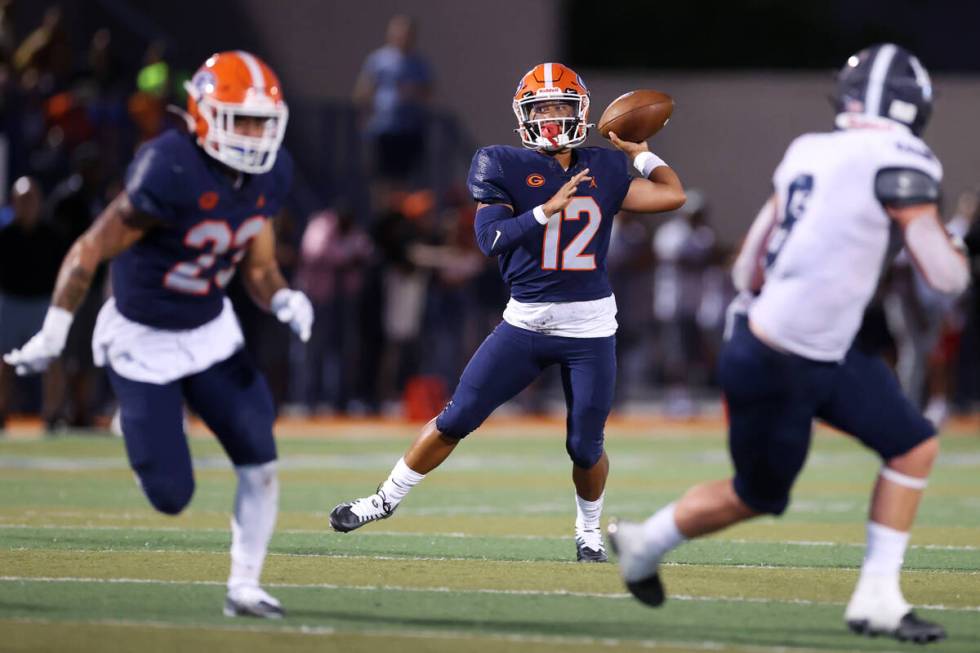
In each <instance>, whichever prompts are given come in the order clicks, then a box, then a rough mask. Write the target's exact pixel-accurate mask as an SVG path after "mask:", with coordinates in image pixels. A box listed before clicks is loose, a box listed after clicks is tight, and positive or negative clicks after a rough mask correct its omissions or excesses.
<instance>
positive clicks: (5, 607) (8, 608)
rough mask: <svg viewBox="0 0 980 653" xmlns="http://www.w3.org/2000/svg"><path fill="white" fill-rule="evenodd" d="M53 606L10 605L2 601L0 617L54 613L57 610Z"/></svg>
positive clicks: (34, 604)
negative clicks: (21, 613) (29, 613)
mask: <svg viewBox="0 0 980 653" xmlns="http://www.w3.org/2000/svg"><path fill="white" fill-rule="evenodd" d="M56 609H57V608H55V607H54V606H51V605H41V604H39V603H8V602H6V601H0V615H5V616H16V615H13V614H11V613H16V612H53V611H54V610H56Z"/></svg>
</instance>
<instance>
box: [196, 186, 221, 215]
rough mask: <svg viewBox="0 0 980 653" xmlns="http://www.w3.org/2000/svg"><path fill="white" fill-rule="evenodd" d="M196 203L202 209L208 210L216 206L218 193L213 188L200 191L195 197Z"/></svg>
mask: <svg viewBox="0 0 980 653" xmlns="http://www.w3.org/2000/svg"><path fill="white" fill-rule="evenodd" d="M197 205H198V206H199V207H201V209H202V210H204V211H210V210H211V209H213V208H214V207H216V206H218V194H217V193H216V192H214V191H213V190H209V191H207V192H205V193H201V196H200V197H198V198H197Z"/></svg>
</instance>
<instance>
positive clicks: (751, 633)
mask: <svg viewBox="0 0 980 653" xmlns="http://www.w3.org/2000/svg"><path fill="white" fill-rule="evenodd" d="M653 614H655V613H651V615H653ZM303 618H307V619H316V620H317V621H319V620H326V621H328V622H331V621H332V622H334V623H336V622H338V621H346V622H348V623H367V624H370V625H371V626H374V627H376V626H377V624H378V622H379V620H380V621H383V622H384V624H385V625H386V626H388V627H391V628H392V629H393V630H397V629H398V628H399V627H401V628H419V629H432V630H440V629H446V630H451V631H454V632H465V631H476V632H481V631H483V632H489V633H501V632H504V633H509V634H513V635H528V636H542V637H557V636H565V637H576V636H579V637H583V638H589V639H595V638H600V639H601V638H603V637H610V638H615V639H624V640H634V639H635V640H637V641H642V640H648V639H655V640H663V641H673V642H704V641H711V642H720V643H724V644H725V645H728V646H743V645H745V646H760V645H761V646H776V647H779V646H791V647H792V646H805V647H806V648H808V649H812V650H823V649H828V650H834V651H837V650H841V647H842V646H844V647H845V648H846V645H847V643H855V644H860V645H861V646H855V650H856V649H857V648H862V649H864V648H874V646H873V645H870V644H871V641H870V640H861V641H857V642H855V641H854V640H853V638H854V635H852V634H851V633H849V632H847V631H846V629H844V628H843V626H842V627H841V628H840V629H834V628H821V627H819V626H814V627H808V628H794V629H793V630H792V631H791V632H787V630H786V627H785V625H778V624H777V625H773V626H764V625H760V624H753V625H752V627H751V628H750V629H747V628H746V626H745V625H744V624H737V625H735V624H733V625H731V626H709V625H707V624H703V625H701V626H699V627H698V629H697V632H696V633H692V631H691V628H690V626H689V624H672V623H665V621H666V620H653V619H651V621H649V622H646V623H638V622H637V621H635V620H629V621H621V622H609V621H604V622H603V623H602V624H601V625H600V624H596V623H593V622H589V621H588V620H585V621H582V622H555V621H553V620H542V621H534V620H527V621H513V620H511V621H506V620H492V619H460V618H452V617H443V618H439V617H394V616H391V615H380V614H378V613H371V614H365V613H363V612H344V611H339V610H290V611H289V613H288V615H287V619H288V620H290V621H293V620H297V619H299V620H302V619H303ZM372 630H373V629H372ZM838 636H839V637H840V639H838ZM890 642H891V643H894V641H893V640H890V639H887V638H886V639H884V640H883V641H882V644H885V645H887V644H889V643H890Z"/></svg>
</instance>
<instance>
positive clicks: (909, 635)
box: [847, 610, 946, 644]
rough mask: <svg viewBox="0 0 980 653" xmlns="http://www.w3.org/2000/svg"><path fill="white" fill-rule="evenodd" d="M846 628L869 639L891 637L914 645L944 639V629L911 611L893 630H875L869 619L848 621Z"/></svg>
mask: <svg viewBox="0 0 980 653" xmlns="http://www.w3.org/2000/svg"><path fill="white" fill-rule="evenodd" d="M847 627H848V628H850V629H851V630H852V631H853V632H855V633H857V634H858V635H868V636H869V637H877V636H878V635H891V636H892V637H894V638H895V639H897V640H899V641H901V642H915V643H916V644H928V643H929V642H938V641H939V640H942V639H946V629H945V628H943V627H942V626H940V625H939V624H937V623H933V622H931V621H926V620H925V619H920V618H919V617H918V615H916V614H915V612H914V611H912V610H909V611H908V612H907V613H906V614H905V616H903V617H902V618H901V620H899V622H898V626H896V627H895V628H893V629H887V628H876V627H874V626H872V625H871V620H869V619H848V620H847Z"/></svg>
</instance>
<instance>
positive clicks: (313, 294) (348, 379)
mask: <svg viewBox="0 0 980 653" xmlns="http://www.w3.org/2000/svg"><path fill="white" fill-rule="evenodd" d="M373 251H374V246H373V244H372V243H371V239H370V238H369V237H368V235H367V233H366V232H365V231H364V230H363V229H361V228H360V227H359V226H357V224H355V222H354V214H353V212H352V211H350V210H349V209H346V208H340V209H337V210H330V209H325V210H323V211H319V212H317V213H314V214H313V215H312V216H310V220H309V222H308V223H307V225H306V230H305V231H304V232H303V239H302V242H301V244H300V255H299V268H298V270H297V276H296V286H297V288H299V289H301V290H303V291H304V292H305V293H306V295H307V296H308V297H309V298H310V301H311V302H313V309H314V311H315V324H316V325H317V327H316V328H315V329H314V330H313V335H312V337H311V338H310V342H309V343H308V344H307V346H306V354H305V356H304V361H303V363H304V365H303V367H302V374H303V376H305V377H306V378H304V379H303V382H301V386H302V388H303V390H302V393H301V395H302V396H301V399H302V400H303V401H304V402H305V403H306V405H307V406H308V407H309V410H310V412H313V411H315V410H316V407H317V403H318V402H319V401H320V400H321V399H323V398H324V397H326V398H327V400H328V401H330V403H331V404H332V406H333V408H334V410H336V411H337V412H340V413H344V412H346V411H347V409H348V402H349V400H350V399H351V397H350V395H349V393H350V392H351V391H352V390H353V389H354V388H355V387H357V383H356V381H355V379H354V377H355V374H356V372H357V370H358V361H357V347H356V346H355V344H356V342H357V339H358V324H357V322H358V320H357V316H358V308H359V306H358V302H359V300H360V297H361V292H362V290H363V288H364V275H365V270H366V267H367V265H368V263H369V261H370V259H371V256H372V253H373Z"/></svg>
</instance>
